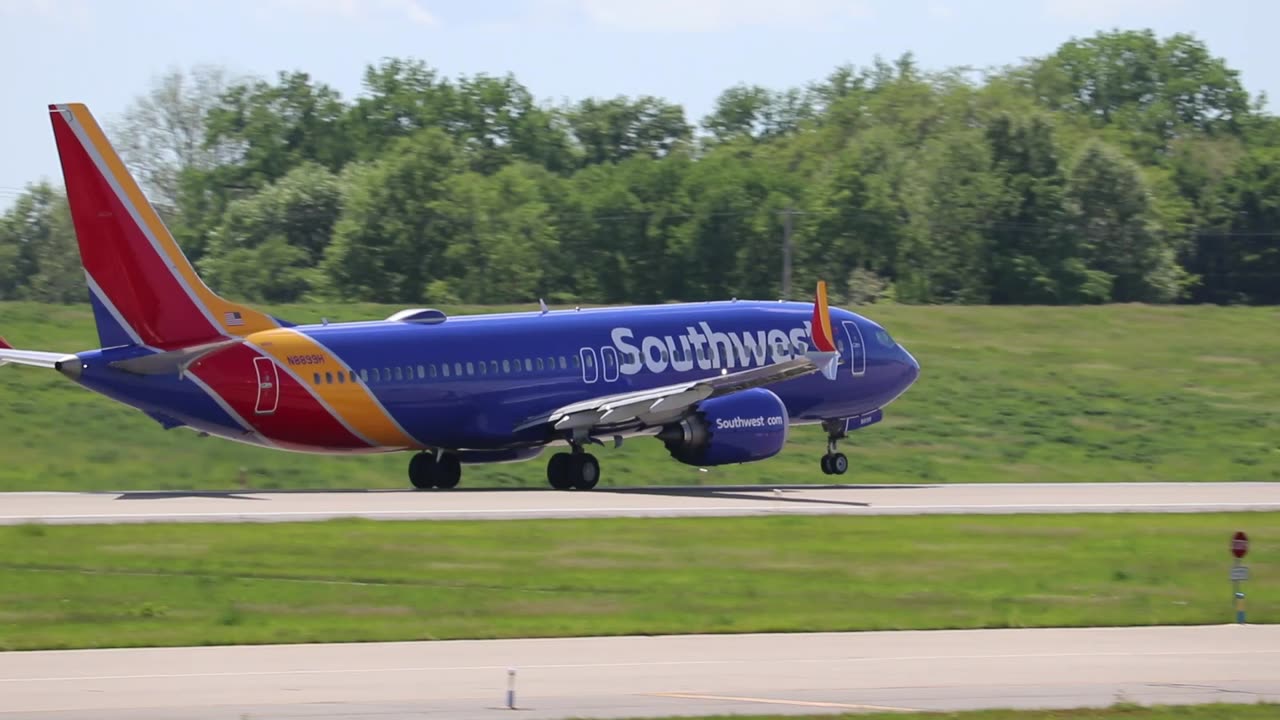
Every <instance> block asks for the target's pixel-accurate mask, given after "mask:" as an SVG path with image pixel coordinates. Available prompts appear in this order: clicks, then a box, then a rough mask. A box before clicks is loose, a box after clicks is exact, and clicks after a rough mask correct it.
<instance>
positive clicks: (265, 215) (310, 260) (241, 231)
mask: <svg viewBox="0 0 1280 720" xmlns="http://www.w3.org/2000/svg"><path fill="white" fill-rule="evenodd" d="M341 210H342V188H341V182H340V181H339V179H338V176H336V175H334V174H333V173H331V172H329V171H328V170H326V169H325V168H323V167H321V166H319V165H316V164H315V163H310V162H307V163H303V164H302V165H299V166H298V167H296V168H294V169H293V170H290V171H289V173H288V174H287V175H285V176H284V177H283V178H280V180H279V181H277V182H275V183H272V184H271V185H268V186H267V187H265V188H263V189H262V190H261V191H259V192H257V193H255V194H253V195H251V196H249V197H247V198H244V199H241V200H235V201H233V202H232V203H231V204H230V205H229V206H228V207H227V211H226V213H225V214H224V215H223V220H222V225H221V226H220V227H219V228H218V230H217V231H216V232H215V233H214V234H213V236H212V238H211V239H210V242H209V249H208V252H207V254H206V255H205V256H204V257H203V258H201V260H200V262H199V267H200V270H201V271H202V272H203V273H204V274H205V276H206V279H207V280H208V281H209V283H210V284H212V285H213V286H214V287H217V288H221V289H223V290H225V291H226V292H229V293H234V294H239V295H241V296H243V297H247V298H261V299H267V300H274V301H283V302H292V301H294V300H298V299H300V298H302V297H303V296H304V295H306V294H307V292H308V291H310V289H311V281H310V279H309V275H308V273H306V272H304V270H305V269H307V268H311V267H314V266H315V265H317V264H318V263H319V262H320V260H321V258H322V257H323V255H324V251H325V248H326V247H327V246H328V244H329V241H330V239H331V237H332V234H333V226H334V224H335V223H336V222H337V220H338V216H339V214H340V213H341ZM268 245H270V247H267V246H268ZM285 249H288V250H290V252H286V251H285ZM258 260H261V264H260V265H259V266H257V267H256V268H254V270H253V272H252V273H250V274H249V275H245V274H244V272H243V271H244V269H245V268H246V266H247V265H248V264H250V263H252V262H255V261H258ZM268 268H272V269H275V270H278V271H280V272H281V273H283V274H284V275H287V277H284V276H281V277H279V278H274V277H272V276H271V274H270V272H267V269H268Z"/></svg>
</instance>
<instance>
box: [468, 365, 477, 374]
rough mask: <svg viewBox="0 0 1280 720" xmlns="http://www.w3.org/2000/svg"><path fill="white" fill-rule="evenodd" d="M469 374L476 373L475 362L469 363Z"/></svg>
mask: <svg viewBox="0 0 1280 720" xmlns="http://www.w3.org/2000/svg"><path fill="white" fill-rule="evenodd" d="M467 374H468V375H475V374H476V366H475V364H474V363H467Z"/></svg>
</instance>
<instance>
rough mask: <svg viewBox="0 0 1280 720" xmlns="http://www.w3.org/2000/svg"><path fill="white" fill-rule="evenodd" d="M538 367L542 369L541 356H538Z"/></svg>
mask: <svg viewBox="0 0 1280 720" xmlns="http://www.w3.org/2000/svg"><path fill="white" fill-rule="evenodd" d="M538 369H539V370H542V369H543V366H542V358H538Z"/></svg>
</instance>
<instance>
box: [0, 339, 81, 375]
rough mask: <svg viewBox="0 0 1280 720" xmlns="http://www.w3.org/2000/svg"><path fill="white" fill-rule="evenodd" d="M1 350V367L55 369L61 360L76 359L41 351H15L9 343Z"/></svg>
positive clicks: (71, 356) (65, 354)
mask: <svg viewBox="0 0 1280 720" xmlns="http://www.w3.org/2000/svg"><path fill="white" fill-rule="evenodd" d="M2 347H3V349H0V365H27V366H30V367H38V368H48V369H50V370H53V369H55V368H56V367H57V366H58V362H59V361H60V360H66V359H72V360H74V359H76V356H75V355H68V354H67V353H56V352H41V351H39V350H14V349H13V348H12V347H10V346H9V343H3V346H2Z"/></svg>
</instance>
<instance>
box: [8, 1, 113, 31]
mask: <svg viewBox="0 0 1280 720" xmlns="http://www.w3.org/2000/svg"><path fill="white" fill-rule="evenodd" d="M0 18H15V19H18V20H22V19H37V20H43V21H46V22H53V23H62V24H66V25H79V26H87V25H88V24H89V21H90V20H91V19H92V12H91V11H90V10H89V3H88V2H87V0H0Z"/></svg>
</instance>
